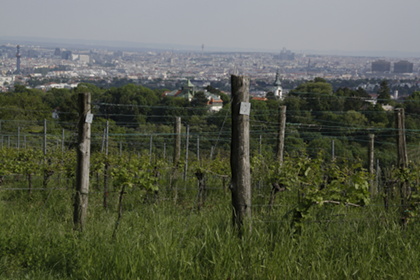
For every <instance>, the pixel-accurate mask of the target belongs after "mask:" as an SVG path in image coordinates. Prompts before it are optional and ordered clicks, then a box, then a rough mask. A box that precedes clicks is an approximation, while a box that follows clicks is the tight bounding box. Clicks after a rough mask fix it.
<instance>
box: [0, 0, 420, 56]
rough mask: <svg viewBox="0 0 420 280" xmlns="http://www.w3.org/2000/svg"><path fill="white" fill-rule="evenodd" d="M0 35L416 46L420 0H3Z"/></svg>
mask: <svg viewBox="0 0 420 280" xmlns="http://www.w3.org/2000/svg"><path fill="white" fill-rule="evenodd" d="M5 2H6V3H5ZM5 2H4V1H3V3H2V5H1V9H0V26H1V29H0V38H1V37H4V36H19V37H20V36H29V37H43V38H53V39H54V38H65V39H87V40H111V41H129V42H139V43H164V44H174V45H191V46H197V49H200V48H201V44H204V45H205V47H206V48H208V49H211V48H212V47H222V48H226V49H228V48H229V49H230V48H241V49H245V50H256V49H258V50H272V51H279V50H281V49H282V48H283V47H286V48H288V49H291V50H294V51H299V50H322V51H329V50H341V51H403V52H419V51H420V36H419V28H420V15H419V11H420V0H399V1H397V0H253V1H251V0H65V1H64V0H5Z"/></svg>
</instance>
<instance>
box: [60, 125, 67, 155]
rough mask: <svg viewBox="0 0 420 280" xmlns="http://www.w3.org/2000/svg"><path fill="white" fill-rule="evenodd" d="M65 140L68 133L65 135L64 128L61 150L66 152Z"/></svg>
mask: <svg viewBox="0 0 420 280" xmlns="http://www.w3.org/2000/svg"><path fill="white" fill-rule="evenodd" d="M65 140H66V135H65V131H64V128H63V131H62V132H61V152H62V153H64V146H65V143H66V142H65Z"/></svg>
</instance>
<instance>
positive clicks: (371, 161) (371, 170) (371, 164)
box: [368, 134, 377, 195]
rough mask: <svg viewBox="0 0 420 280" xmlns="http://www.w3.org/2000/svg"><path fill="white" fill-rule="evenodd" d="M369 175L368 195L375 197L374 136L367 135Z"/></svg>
mask: <svg viewBox="0 0 420 280" xmlns="http://www.w3.org/2000/svg"><path fill="white" fill-rule="evenodd" d="M368 152H369V173H370V176H371V179H370V180H369V185H370V188H369V190H370V194H371V195H376V193H377V188H376V185H375V183H374V182H375V181H374V177H375V134H369V151H368Z"/></svg>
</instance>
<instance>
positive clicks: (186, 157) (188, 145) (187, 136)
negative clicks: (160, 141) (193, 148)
mask: <svg viewBox="0 0 420 280" xmlns="http://www.w3.org/2000/svg"><path fill="white" fill-rule="evenodd" d="M185 142H186V143H185V165H184V182H185V181H186V180H187V172H188V150H189V148H190V126H189V125H187V135H186V140H185Z"/></svg>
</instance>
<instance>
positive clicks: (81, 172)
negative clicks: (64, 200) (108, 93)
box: [73, 93, 92, 231]
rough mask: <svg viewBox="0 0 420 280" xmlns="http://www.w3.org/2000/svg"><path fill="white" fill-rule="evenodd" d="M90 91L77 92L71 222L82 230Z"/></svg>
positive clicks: (86, 182) (86, 197) (84, 214)
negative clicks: (77, 130)
mask: <svg viewBox="0 0 420 280" xmlns="http://www.w3.org/2000/svg"><path fill="white" fill-rule="evenodd" d="M90 100H91V97H90V93H80V94H79V99H78V101H79V111H80V119H79V125H78V128H79V133H78V146H77V170H76V195H75V200H74V212H73V222H74V229H75V230H79V231H82V230H83V228H84V227H85V224H86V217H87V209H88V195H89V169H90V134H91V130H90V122H91V121H92V115H91V111H90V107H91V102H90Z"/></svg>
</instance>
